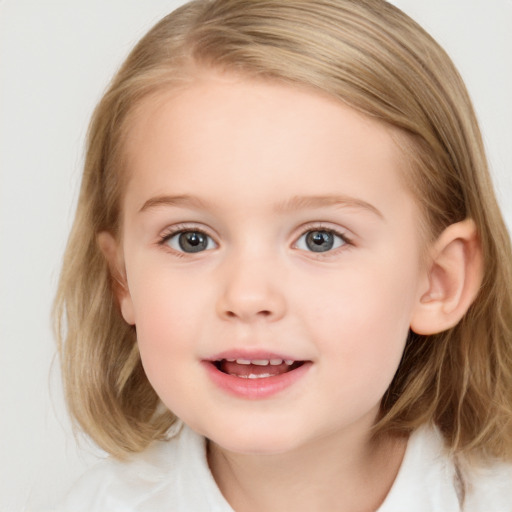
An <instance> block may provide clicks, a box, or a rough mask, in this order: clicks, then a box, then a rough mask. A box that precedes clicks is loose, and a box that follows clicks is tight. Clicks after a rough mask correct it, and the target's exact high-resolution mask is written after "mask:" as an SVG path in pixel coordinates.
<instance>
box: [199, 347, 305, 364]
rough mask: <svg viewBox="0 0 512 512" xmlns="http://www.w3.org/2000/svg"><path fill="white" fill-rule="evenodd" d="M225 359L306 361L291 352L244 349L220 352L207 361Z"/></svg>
mask: <svg viewBox="0 0 512 512" xmlns="http://www.w3.org/2000/svg"><path fill="white" fill-rule="evenodd" d="M223 359H234V360H237V359H243V360H248V361H266V360H268V361H270V360H277V359H281V360H283V361H304V359H300V358H299V359H298V358H297V357H294V356H292V355H290V354H284V353H279V352H270V351H266V350H244V349H233V350H226V351H224V352H220V353H219V354H216V355H214V356H212V357H208V358H207V359H206V360H207V361H212V362H214V361H222V360H223Z"/></svg>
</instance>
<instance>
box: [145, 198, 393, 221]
mask: <svg viewBox="0 0 512 512" xmlns="http://www.w3.org/2000/svg"><path fill="white" fill-rule="evenodd" d="M161 206H177V207H192V208H203V209H208V208H209V203H208V202H207V201H204V200H203V199H200V198H198V197H196V196H190V195H178V196H169V195H163V196H157V197H152V198H151V199H148V200H147V201H146V202H145V203H144V205H143V206H142V208H141V209H140V210H139V213H140V212H144V211H147V210H151V209H153V208H158V207H161ZM325 206H339V207H346V208H357V209H362V210H366V211H368V212H370V213H373V214H375V215H376V216H377V217H379V218H381V219H382V220H384V215H382V213H381V212H380V210H378V209H377V208H376V207H375V206H373V205H372V204H371V203H368V202H366V201H363V200H362V199H358V198H355V197H350V196H344V195H322V196H294V197H292V198H290V199H288V200H286V201H283V202H282V203H279V204H278V205H277V206H276V208H275V211H276V213H287V212H291V211H296V210H301V209H305V208H321V207H325Z"/></svg>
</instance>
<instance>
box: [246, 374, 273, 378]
mask: <svg viewBox="0 0 512 512" xmlns="http://www.w3.org/2000/svg"><path fill="white" fill-rule="evenodd" d="M267 377H270V373H262V374H261V375H255V374H254V373H250V374H249V375H247V376H246V377H245V378H246V379H265V378H267Z"/></svg>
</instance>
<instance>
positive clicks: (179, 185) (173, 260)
mask: <svg viewBox="0 0 512 512" xmlns="http://www.w3.org/2000/svg"><path fill="white" fill-rule="evenodd" d="M126 148H127V149H126V151H127V156H128V159H127V161H128V162H129V167H128V169H127V172H128V173H129V175H128V176H129V179H128V183H127V187H126V192H125V196H124V201H123V227H122V237H121V242H119V243H118V242H116V241H114V240H112V241H111V243H112V244H113V245H114V251H115V253H116V258H117V262H118V265H119V267H120V268H121V273H122V274H123V275H124V276H125V279H126V284H125V288H124V289H123V290H121V291H120V292H119V300H120V305H121V310H122V313H123V316H124V318H125V320H126V321H127V322H129V323H130V324H135V325H136V327H137V334H138V342H139V347H140V353H141V357H142V361H143V364H144V368H145V370H146V373H147V376H148V378H149V380H150V382H151V383H152V385H153V387H154V388H155V390H156V392H157V393H158V394H159V396H160V397H161V399H162V401H163V402H164V403H165V404H166V405H167V406H168V407H169V408H170V409H171V410H172V411H173V412H174V413H175V414H176V415H177V416H178V417H180V418H181V419H183V420H184V421H185V422H186V423H187V424H189V425H190V426H191V427H192V428H193V429H195V430H196V431H198V432H200V433H201V434H203V435H205V436H206V437H207V438H208V439H209V440H210V443H209V462H210V466H211V469H212V472H213V475H214V477H215V478H216V480H217V483H218V485H219V487H220V489H221V490H222V492H223V493H224V495H225V496H226V498H227V499H228V501H229V502H230V503H231V505H232V506H233V507H234V508H235V510H237V511H240V512H241V511H250V510H267V511H272V510H294V511H300V510H310V511H311V510H333V511H334V510H351V511H363V510H366V511H369V510H375V509H376V508H377V507H378V506H379V504H380V503H381V502H382V500H383V499H384V497H385V495H386V494H387V492H388V491H389V488H390V487H391V485H392V482H393V480H394V478H395V476H396V473H397V471H398V468H399V465H400V462H401V458H402V456H403V451H404V444H403V442H400V441H396V440H389V439H388V440H383V441H381V442H380V443H378V444H374V443H372V441H371V439H370V434H369V431H370V429H371V427H372V425H373V424H374V422H375V419H376V415H377V413H378V409H379V403H380V400H381V398H382V396H383V394H384V393H385V391H386V389H387V388H388V386H389V384H390V382H391V380H392V378H393V376H394V374H395V372H396V369H397V367H398V364H399V361H400V358H401V355H402V352H403V349H404V345H405V341H406V337H407V333H408V331H409V328H410V325H411V322H412V319H413V317H414V315H415V313H416V312H417V309H418V308H419V307H421V306H420V305H421V303H422V297H424V295H425V293H426V292H427V288H428V283H427V278H426V269H425V268H424V264H423V263H422V261H424V259H423V258H422V257H421V250H420V248H421V246H422V244H421V240H420V235H419V213H418V209H417V206H416V203H415V201H414V198H413V197H412V196H411V194H410V193H409V191H408V190H407V189H406V187H405V186H404V184H403V180H402V179H401V172H402V169H401V165H402V160H403V156H401V154H400V151H399V150H398V148H397V147H396V146H395V144H394V143H393V139H392V133H391V129H390V128H389V127H386V126H384V125H383V124H380V123H378V122H377V121H374V120H371V119H369V118H367V117H364V116H362V115H361V114H359V113H357V112H356V111H354V110H352V109H350V108H349V107H347V106H344V105H343V104H341V103H339V102H337V101H335V100H333V99H331V98H328V97H324V96H322V95H320V94H317V93H312V92H309V91H306V90H302V89H299V88H292V87H290V86H286V85H280V84H272V83H265V82H254V81H247V80H244V79H243V78H239V77H236V76H232V75H215V74H206V75H203V76H201V77H200V78H198V79H197V81H195V82H193V83H192V84H191V85H189V86H187V87H186V88H184V89H182V90H174V91H169V92H168V93H166V94H165V95H162V96H159V97H157V98H151V99H149V100H147V101H146V102H145V103H144V104H143V105H142V106H141V107H140V108H139V111H138V114H137V116H136V118H135V119H134V122H133V125H132V128H131V131H130V133H129V135H128V139H127V145H126ZM178 196H179V197H181V198H182V199H179V200H176V199H174V200H172V201H171V200H169V197H174V198H176V197H178ZM184 196H186V198H187V199H183V197H184ZM326 197H328V198H329V199H325V198H326ZM333 197H335V198H336V199H332V198H333ZM297 198H306V199H297ZM312 198H313V199H312ZM318 198H323V199H321V200H319V199H318ZM184 229H186V230H199V231H201V232H203V233H205V234H207V235H208V236H209V238H208V245H207V247H206V250H204V251H200V252H197V253H186V252H183V250H182V249H180V246H179V243H178V242H179V239H178V235H177V234H176V233H177V232H179V230H184ZM315 230H316V231H324V232H325V231H327V232H336V233H337V235H336V237H335V238H334V240H335V242H336V243H335V245H337V247H335V248H333V249H332V250H329V251H326V252H320V253H319V252H313V251H311V250H310V248H309V246H308V245H307V243H306V241H305V236H304V235H305V234H307V233H310V232H311V231H315ZM104 245H108V243H106V244H104ZM105 252H108V250H106V251H105ZM230 350H243V351H246V350H248V351H253V350H254V351H256V350H263V351H269V352H274V353H275V352H278V353H282V354H286V355H289V356H290V357H292V358H293V359H295V360H303V361H304V360H305V361H308V362H309V368H308V369H307V371H306V372H305V373H304V375H303V376H302V377H301V378H300V379H299V380H298V381H297V382H295V383H294V384H293V385H292V386H290V387H288V388H286V389H285V390H283V391H282V392H280V393H277V394H275V395H273V396H271V397H268V398H264V399H244V398H240V397H237V396H233V395H230V394H229V393H226V392H225V391H224V390H222V389H219V388H218V387H217V386H215V385H214V384H213V383H212V381H211V379H210V377H209V376H208V374H207V372H206V371H205V367H204V360H207V359H209V358H212V357H214V356H215V355H217V354H219V353H222V352H224V351H230ZM340 483H341V485H340ZM369 483H370V484H371V485H369Z"/></svg>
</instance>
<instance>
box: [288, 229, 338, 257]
mask: <svg viewBox="0 0 512 512" xmlns="http://www.w3.org/2000/svg"><path fill="white" fill-rule="evenodd" d="M346 243H347V241H346V239H345V238H344V237H343V236H342V235H340V234H338V233H336V232H334V231H331V230H327V229H313V230H310V231H306V233H304V234H303V235H302V236H301V237H300V238H299V239H298V240H297V244H296V247H297V249H301V250H303V251H311V252H327V251H332V250H333V249H337V248H338V247H341V246H342V245H345V244H346Z"/></svg>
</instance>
